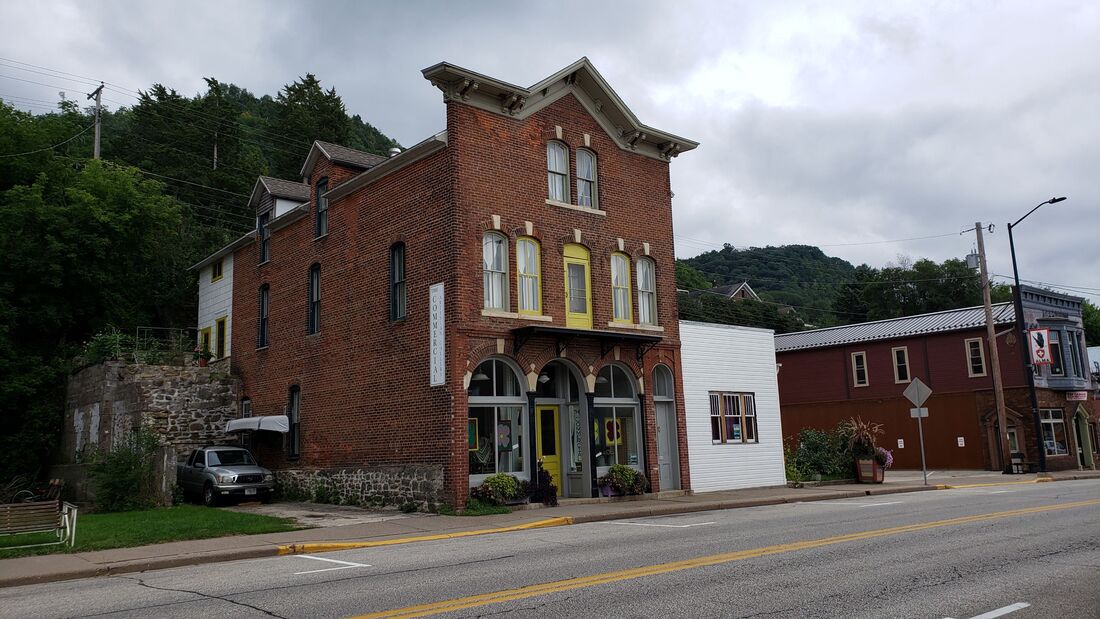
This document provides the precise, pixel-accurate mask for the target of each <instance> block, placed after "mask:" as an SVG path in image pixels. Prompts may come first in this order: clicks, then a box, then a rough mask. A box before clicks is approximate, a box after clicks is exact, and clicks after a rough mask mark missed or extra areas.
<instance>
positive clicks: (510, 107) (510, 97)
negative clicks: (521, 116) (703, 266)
mask: <svg viewBox="0 0 1100 619" xmlns="http://www.w3.org/2000/svg"><path fill="white" fill-rule="evenodd" d="M526 104H527V97H524V96H523V95H521V94H519V93H518V92H513V93H511V94H509V93H505V94H502V95H500V111H501V112H507V113H508V115H509V116H515V115H516V112H518V111H520V110H522V109H523V106H524V105H526Z"/></svg>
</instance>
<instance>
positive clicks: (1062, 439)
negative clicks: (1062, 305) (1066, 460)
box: [1039, 331, 1069, 456]
mask: <svg viewBox="0 0 1100 619" xmlns="http://www.w3.org/2000/svg"><path fill="white" fill-rule="evenodd" d="M1051 333H1053V331H1052V332H1051ZM1039 417H1040V418H1041V419H1042V422H1043V448H1044V449H1045V450H1046V453H1047V455H1048V456H1064V455H1066V454H1068V453H1069V448H1068V447H1066V445H1067V443H1066V424H1065V413H1064V412H1062V409H1060V408H1042V409H1039Z"/></svg>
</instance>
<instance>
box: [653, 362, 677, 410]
mask: <svg viewBox="0 0 1100 619" xmlns="http://www.w3.org/2000/svg"><path fill="white" fill-rule="evenodd" d="M674 396H675V390H674V387H673V382H672V371H671V370H669V369H668V368H667V367H665V366H663V365H658V366H657V367H655V368H653V400H654V401H658V402H659V401H671V400H672V399H673V398H674Z"/></svg>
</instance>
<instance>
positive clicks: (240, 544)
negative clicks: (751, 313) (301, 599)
mask: <svg viewBox="0 0 1100 619" xmlns="http://www.w3.org/2000/svg"><path fill="white" fill-rule="evenodd" d="M1049 476H1050V478H1049V479H1043V480H1041V481H1061V480H1067V479H1100V471H1063V472H1058V473H1051V474H1049ZM887 478H888V481H887V482H886V483H884V484H876V485H867V484H841V485H827V486H818V487H806V488H788V487H785V486H784V487H773V488H750V489H745V490H729V491H723V492H707V493H700V494H694V495H682V496H673V497H653V496H652V495H647V496H646V497H645V498H639V499H637V500H619V501H614V502H611V501H606V500H604V501H601V502H596V503H591V502H586V503H581V504H576V503H573V504H569V503H568V502H567V504H564V505H560V506H558V507H552V508H543V509H526V510H520V511H515V512H512V513H510V514H500V515H493V516H480V517H462V516H425V517H419V518H400V519H394V520H383V521H378V522H369V523H363V524H353V525H345V526H336V527H318V528H313V529H304V530H301V531H291V532H288V533H270V534H263V535H241V536H232V537H219V538H213V539H205V540H192V541H184V542H170V543H166V544H155V545H150V546H138V547H134V548H118V549H113V550H100V551H95V552H83V553H74V554H53V555H43V556H36V557H23V558H18V559H4V560H0V587H11V586H16V585H25V584H32V583H42V582H53V581H59V580H70V579H74V578H87V577H91V576H104V575H108V574H122V573H128V572H141V571H146V570H155V569H163V568H168V567H179V566H183V565H195V564H202V563H215V562H220V561H235V560H239V559H252V558H257V557H270V556H276V555H280V554H292V553H297V552H325V551H332V550H339V549H342V548H355V547H368V546H382V545H393V544H402V543H412V542H417V541H425V540H429V539H443V538H450V537H465V536H470V535H484V534H490V533H502V532H506V531H515V530H522V529H529V528H536V527H544V526H562V525H568V524H579V523H585V522H598V521H602V520H619V519H624V518H645V517H651V516H663V515H669V514H683V513H690V512H697V511H707V510H714V509H734V508H740V507H757V506H762V505H776V504H781V503H796V502H809V501H825V500H830V499H842V498H853V497H860V496H869V495H884V494H894V493H899V492H920V491H924V490H943V489H949V488H952V487H967V486H979V485H993V484H996V485H1000V484H1012V483H1034V482H1036V481H1040V480H1039V479H1037V477H1036V476H1035V475H1001V474H999V473H994V472H990V471H939V472H934V473H933V474H932V476H931V477H930V478H929V480H928V483H929V485H927V486H925V485H923V483H922V478H921V473H920V471H916V472H914V471H892V472H891V473H890V474H888V475H887ZM77 534H78V535H79V524H78V529H77Z"/></svg>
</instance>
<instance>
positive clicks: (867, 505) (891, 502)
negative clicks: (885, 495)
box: [859, 501, 905, 507]
mask: <svg viewBox="0 0 1100 619" xmlns="http://www.w3.org/2000/svg"><path fill="white" fill-rule="evenodd" d="M904 502H905V501H890V502H888V503H860V504H859V506H860V507H878V506H879V505H900V504H902V503H904Z"/></svg>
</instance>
